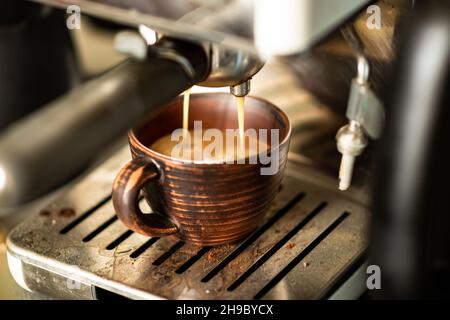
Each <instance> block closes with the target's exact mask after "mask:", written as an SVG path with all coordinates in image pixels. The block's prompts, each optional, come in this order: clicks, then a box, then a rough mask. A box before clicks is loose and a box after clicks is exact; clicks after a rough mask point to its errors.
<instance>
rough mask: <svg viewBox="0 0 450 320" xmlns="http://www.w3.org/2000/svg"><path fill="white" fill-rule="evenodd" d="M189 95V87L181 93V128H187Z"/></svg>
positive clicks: (186, 129)
mask: <svg viewBox="0 0 450 320" xmlns="http://www.w3.org/2000/svg"><path fill="white" fill-rule="evenodd" d="M190 96H191V88H189V89H187V90H186V91H185V92H184V95H183V130H184V132H187V131H188V130H189V97H190Z"/></svg>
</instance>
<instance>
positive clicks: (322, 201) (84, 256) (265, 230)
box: [7, 148, 369, 299]
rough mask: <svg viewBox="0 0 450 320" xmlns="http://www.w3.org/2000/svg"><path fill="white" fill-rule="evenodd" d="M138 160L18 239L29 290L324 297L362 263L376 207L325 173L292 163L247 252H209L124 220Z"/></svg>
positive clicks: (13, 260) (39, 219) (37, 219)
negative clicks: (122, 207) (128, 178)
mask: <svg viewBox="0 0 450 320" xmlns="http://www.w3.org/2000/svg"><path fill="white" fill-rule="evenodd" d="M129 157H130V156H129V151H128V150H127V148H124V149H123V150H122V151H121V152H119V153H118V154H117V155H116V156H115V157H113V158H111V159H110V160H108V161H107V162H106V163H105V164H103V165H102V166H100V167H99V168H98V169H96V170H95V171H94V172H93V173H92V174H90V175H88V176H87V177H86V178H85V179H84V180H82V181H81V182H79V183H78V184H77V185H76V186H75V187H74V188H73V189H71V190H70V191H69V192H67V193H66V194H65V195H64V196H62V197H61V198H60V199H59V200H57V201H56V202H55V203H53V204H52V205H51V206H49V207H48V208H43V209H42V210H41V211H40V212H36V213H32V214H30V218H28V220H26V221H25V222H24V223H22V224H21V225H19V226H18V227H17V228H16V229H14V230H13V231H12V232H11V233H10V234H9V238H8V241H7V246H8V263H9V266H10V270H11V273H12V274H13V276H14V278H15V280H16V281H17V282H18V283H19V284H20V285H21V286H22V287H24V288H26V289H28V290H30V291H37V292H40V293H44V294H48V295H50V296H54V297H59V298H86V299H92V298H102V297H110V296H116V297H117V296H123V297H127V298H133V299H160V298H163V299H164V298H168V299H318V298H326V297H329V296H330V295H331V294H333V291H335V290H336V288H337V287H339V285H340V284H342V283H344V282H345V280H346V279H348V277H349V276H350V272H351V271H352V270H353V271H354V270H355V266H357V264H361V261H362V258H363V257H364V252H365V250H366V244H367V242H366V235H367V232H366V228H367V223H368V220H369V213H368V211H367V208H366V206H365V205H364V204H361V203H358V202H357V201H355V200H354V199H352V198H351V193H339V192H338V191H336V190H335V189H336V181H335V180H333V179H331V178H330V177H328V176H326V175H323V174H321V173H320V172H318V171H317V170H316V169H312V168H311V167H307V166H303V165H299V164H297V163H296V162H295V161H292V160H290V161H289V163H288V166H287V168H286V174H285V178H284V180H283V184H282V187H281V188H280V191H279V194H278V195H277V197H276V199H275V200H274V202H273V204H272V206H271V209H270V210H269V212H268V213H267V214H266V216H265V218H264V219H263V221H262V223H261V226H260V227H259V229H257V230H256V231H255V232H254V233H253V234H252V235H251V236H249V237H248V238H247V239H246V240H244V241H243V242H241V243H239V244H233V245H225V246H220V247H212V248H211V247H203V248H201V247H196V246H193V245H189V244H186V243H184V242H182V241H178V240H177V239H175V238H170V237H169V238H148V237H145V236H142V235H140V234H137V233H134V232H132V231H129V230H127V229H126V228H125V227H124V226H123V225H122V224H121V222H120V221H118V219H117V217H116V215H115V212H114V209H113V206H112V203H111V185H112V181H113V179H114V177H115V174H116V173H117V172H118V169H119V168H120V166H121V165H123V164H124V163H125V162H126V161H128V159H129ZM141 204H142V206H143V207H145V206H146V204H145V203H144V201H141ZM147 210H150V209H149V208H148V207H147Z"/></svg>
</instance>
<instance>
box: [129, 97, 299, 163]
mask: <svg viewBox="0 0 450 320" xmlns="http://www.w3.org/2000/svg"><path fill="white" fill-rule="evenodd" d="M217 95H226V96H231V93H226V92H205V93H191V98H192V97H193V96H196V97H198V96H207V97H214V96H217ZM246 98H251V99H253V100H258V101H260V102H262V103H264V105H267V106H269V107H270V108H272V109H274V110H275V111H277V112H278V114H280V115H281V116H282V117H283V119H284V120H285V122H286V123H287V124H288V126H287V133H286V136H285V137H284V139H283V140H282V141H281V142H280V143H279V144H278V145H277V147H271V148H270V152H272V151H273V150H275V149H279V148H280V147H281V146H283V145H285V144H286V143H287V142H288V141H289V139H290V137H291V133H292V125H291V121H290V120H289V117H288V116H287V114H286V113H285V112H284V110H282V109H281V108H279V107H278V106H276V105H275V104H273V103H272V102H270V101H268V100H266V99H264V98H260V97H255V96H252V95H248V96H246ZM175 99H177V100H181V99H182V95H178V96H177V97H176V98H175ZM169 103H171V102H168V103H165V104H164V105H166V104H169ZM159 112H164V109H161V110H160V111H159ZM149 121H151V120H147V121H146V122H145V123H144V124H141V125H140V126H138V127H134V128H131V129H130V130H128V139H129V140H130V143H131V144H133V145H134V146H135V147H137V148H139V149H140V150H141V151H142V152H144V153H145V154H147V155H149V156H151V157H155V158H160V159H163V160H164V161H170V162H176V163H182V164H202V165H208V166H211V165H224V164H227V163H226V162H222V163H219V162H207V161H203V160H189V159H180V158H174V157H171V156H167V155H165V154H162V153H159V152H157V151H154V150H153V149H150V148H149V147H147V146H145V145H144V144H143V143H141V141H140V140H139V139H138V137H137V136H136V132H135V131H136V130H137V129H138V128H139V127H142V126H144V125H145V124H146V123H148V122H149ZM260 153H261V152H260ZM260 153H258V155H259V154H260ZM248 158H249V157H248V156H246V157H245V158H244V160H247V159H248ZM235 161H236V160H235ZM244 163H247V162H244ZM234 164H235V163H234Z"/></svg>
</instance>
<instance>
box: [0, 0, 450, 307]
mask: <svg viewBox="0 0 450 320" xmlns="http://www.w3.org/2000/svg"><path fill="white" fill-rule="evenodd" d="M0 8H1V9H2V10H1V13H0V18H1V19H0V23H1V28H0V68H1V72H0V93H1V95H2V97H5V98H4V99H3V101H2V102H1V103H0V108H1V109H0V112H1V113H0V114H1V115H2V117H1V119H0V211H1V216H2V219H12V220H17V219H18V218H14V217H23V220H22V218H20V220H21V221H20V223H15V227H14V228H11V229H12V230H10V231H9V232H8V236H7V238H6V240H4V243H5V244H4V250H5V255H6V256H7V263H8V269H9V272H10V273H11V275H12V277H13V278H14V281H15V282H16V283H17V284H18V285H19V286H20V287H22V288H24V289H25V290H27V291H29V292H33V293H39V294H42V295H44V296H46V297H47V296H49V297H58V298H68V299H108V298H121V297H124V298H132V299H357V298H360V297H375V298H377V297H380V298H409V297H412V298H417V297H442V296H448V294H449V292H448V289H446V288H448V287H446V286H444V285H443V283H447V282H446V281H448V279H449V278H450V277H449V276H450V262H449V261H450V259H449V255H448V254H449V252H450V250H448V249H449V247H448V243H449V241H448V240H449V239H448V234H447V233H446V232H445V230H446V228H447V229H448V227H450V221H449V218H448V215H445V214H444V213H448V211H449V210H448V199H446V197H445V195H444V193H445V185H444V186H443V187H440V188H438V187H437V184H436V182H438V183H439V182H445V181H448V180H443V177H444V176H446V173H448V169H447V168H446V166H445V164H446V163H448V162H446V161H445V160H446V159H447V158H446V156H445V155H441V154H439V153H437V152H436V151H438V150H439V149H438V148H439V146H440V147H441V148H442V146H443V145H444V144H445V140H444V139H445V138H444V136H445V131H446V130H448V129H446V126H445V125H444V123H445V119H447V113H448V111H447V110H446V109H445V108H444V107H445V105H446V102H447V103H448V101H449V99H448V93H447V92H445V90H444V87H445V83H446V82H447V81H448V75H449V73H448V71H449V61H450V59H449V57H450V55H449V52H450V40H449V39H450V10H449V6H448V5H447V4H445V3H444V4H443V3H440V2H439V1H408V0H391V1H389V0H380V1H369V0H339V1H331V0H315V1H313V0H302V1H300V0H299V1H295V0H281V1H272V0H258V1H251V0H217V1H202V0H192V1H181V0H169V1H167V0H165V1H159V0H133V1H121V0H71V1H66V0H33V1H15V0H8V1H3V2H2V4H1V5H0ZM84 21H89V23H90V24H92V25H95V26H96V28H99V29H105V30H108V33H109V34H111V35H112V37H113V44H112V46H111V51H114V53H115V54H117V53H119V54H120V56H121V57H122V59H120V63H118V64H116V65H114V66H112V67H108V68H107V69H106V70H102V71H101V72H97V73H96V74H92V75H86V74H84V75H83V73H82V72H81V71H80V70H81V69H82V68H80V65H79V64H80V62H79V61H78V60H77V57H76V52H77V49H76V48H75V45H74V43H73V38H74V36H73V35H74V34H76V36H77V37H82V36H80V35H79V33H80V32H81V31H82V30H83V28H84V23H85V22H84ZM412 26H414V27H412ZM71 36H72V37H71ZM274 61H275V62H274ZM280 70H282V71H283V70H288V73H289V76H286V74H285V73H283V72H281V71H280ZM277 72H278V73H277ZM288 78H289V81H288V80H287V79H288ZM259 79H264V81H262V80H259ZM270 82H272V83H273V85H272V86H268V85H266V83H270ZM288 83H289V84H288ZM192 86H196V88H200V87H208V88H226V91H228V92H229V93H230V94H232V95H234V96H237V97H240V96H246V95H248V94H251V95H253V94H255V95H262V96H263V97H265V98H267V99H269V100H270V99H274V100H277V99H279V100H277V102H276V103H277V104H282V105H283V104H284V105H286V108H288V109H289V110H287V112H288V114H289V115H290V116H291V122H292V127H293V139H292V142H291V152H290V154H289V162H288V165H287V168H286V174H285V177H284V180H283V185H282V187H281V188H280V191H279V194H278V195H277V196H276V198H275V200H274V203H273V204H272V207H271V209H270V210H269V212H268V213H267V215H266V217H265V218H264V221H262V223H261V226H260V227H259V228H258V229H257V230H256V231H255V232H254V233H253V234H251V235H250V236H249V237H248V238H246V239H245V240H244V241H242V242H240V243H237V244H231V245H226V246H220V247H203V248H202V247H196V246H193V245H190V244H186V243H184V242H182V241H177V240H176V239H171V238H164V239H163V238H148V237H144V236H142V235H140V234H137V233H134V232H133V231H131V230H128V229H126V227H125V226H123V225H122V224H121V223H120V221H118V219H117V216H116V214H115V212H114V209H113V206H112V203H111V184H112V181H113V179H114V176H115V174H116V173H117V171H118V169H119V168H120V166H121V165H122V164H123V163H125V162H126V161H127V159H128V158H129V150H127V148H125V145H124V140H123V137H124V135H125V134H126V131H127V130H128V129H129V128H131V127H134V126H136V125H139V124H140V123H141V122H142V121H143V120H144V119H145V118H146V117H147V116H148V115H149V114H151V113H152V112H156V111H158V110H159V109H160V108H162V107H163V106H164V104H166V103H167V102H169V101H170V100H172V99H174V98H175V97H176V96H177V95H179V94H180V93H183V92H184V91H185V90H187V89H189V88H191V87H192ZM298 88H301V90H302V91H298ZM209 90H214V89H209ZM271 90H272V91H271ZM305 92H306V93H307V94H308V97H314V100H308V99H309V98H308V99H305V97H306V93H305ZM271 94H272V96H271ZM277 94H278V98H276V97H277ZM265 95H267V96H265ZM287 100H289V101H287ZM278 101H279V102H278ZM286 101H287V102H286ZM309 101H314V103H315V106H316V107H315V108H314V112H312V111H311V110H312V108H311V107H310V105H311V103H310V102H309ZM317 106H318V107H317ZM281 107H283V106H281ZM305 115H307V116H305ZM310 115H312V116H311V117H310ZM308 117H310V119H309V122H308ZM305 119H306V120H305ZM444 148H445V147H444ZM437 154H439V156H437ZM42 199H44V200H42ZM141 204H142V207H143V208H144V210H146V211H151V208H148V207H146V203H145V202H144V201H141ZM430 211H432V212H430ZM0 240H1V238H0ZM4 261H5V263H6V260H4ZM373 266H375V267H378V268H379V270H380V271H381V288H378V287H377V286H375V288H372V287H370V286H369V284H368V280H367V279H368V277H369V276H370V272H369V270H372V269H371V267H373Z"/></svg>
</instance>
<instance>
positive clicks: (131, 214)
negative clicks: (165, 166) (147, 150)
mask: <svg viewBox="0 0 450 320" xmlns="http://www.w3.org/2000/svg"><path fill="white" fill-rule="evenodd" d="M155 179H158V169H157V168H156V167H155V165H154V164H152V163H149V162H148V161H145V160H144V159H143V158H142V157H138V158H135V159H133V160H131V161H130V162H128V163H127V164H126V165H125V166H123V167H122V169H120V172H119V173H118V175H117V177H116V179H115V180H114V184H113V191H112V201H113V205H114V209H115V210H116V213H117V216H118V217H119V219H120V220H121V221H122V222H123V223H124V224H125V225H126V226H127V227H128V228H129V229H131V230H133V231H135V232H137V233H140V234H143V235H146V236H150V237H163V236H168V235H171V234H175V233H177V232H178V231H179V230H178V228H177V226H176V225H175V224H174V223H173V222H172V221H170V220H169V218H168V217H166V216H164V215H162V214H158V213H151V214H144V213H143V212H142V211H141V209H140V208H139V193H140V190H141V189H142V188H143V187H144V185H145V184H146V183H148V182H150V181H152V180H155Z"/></svg>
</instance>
